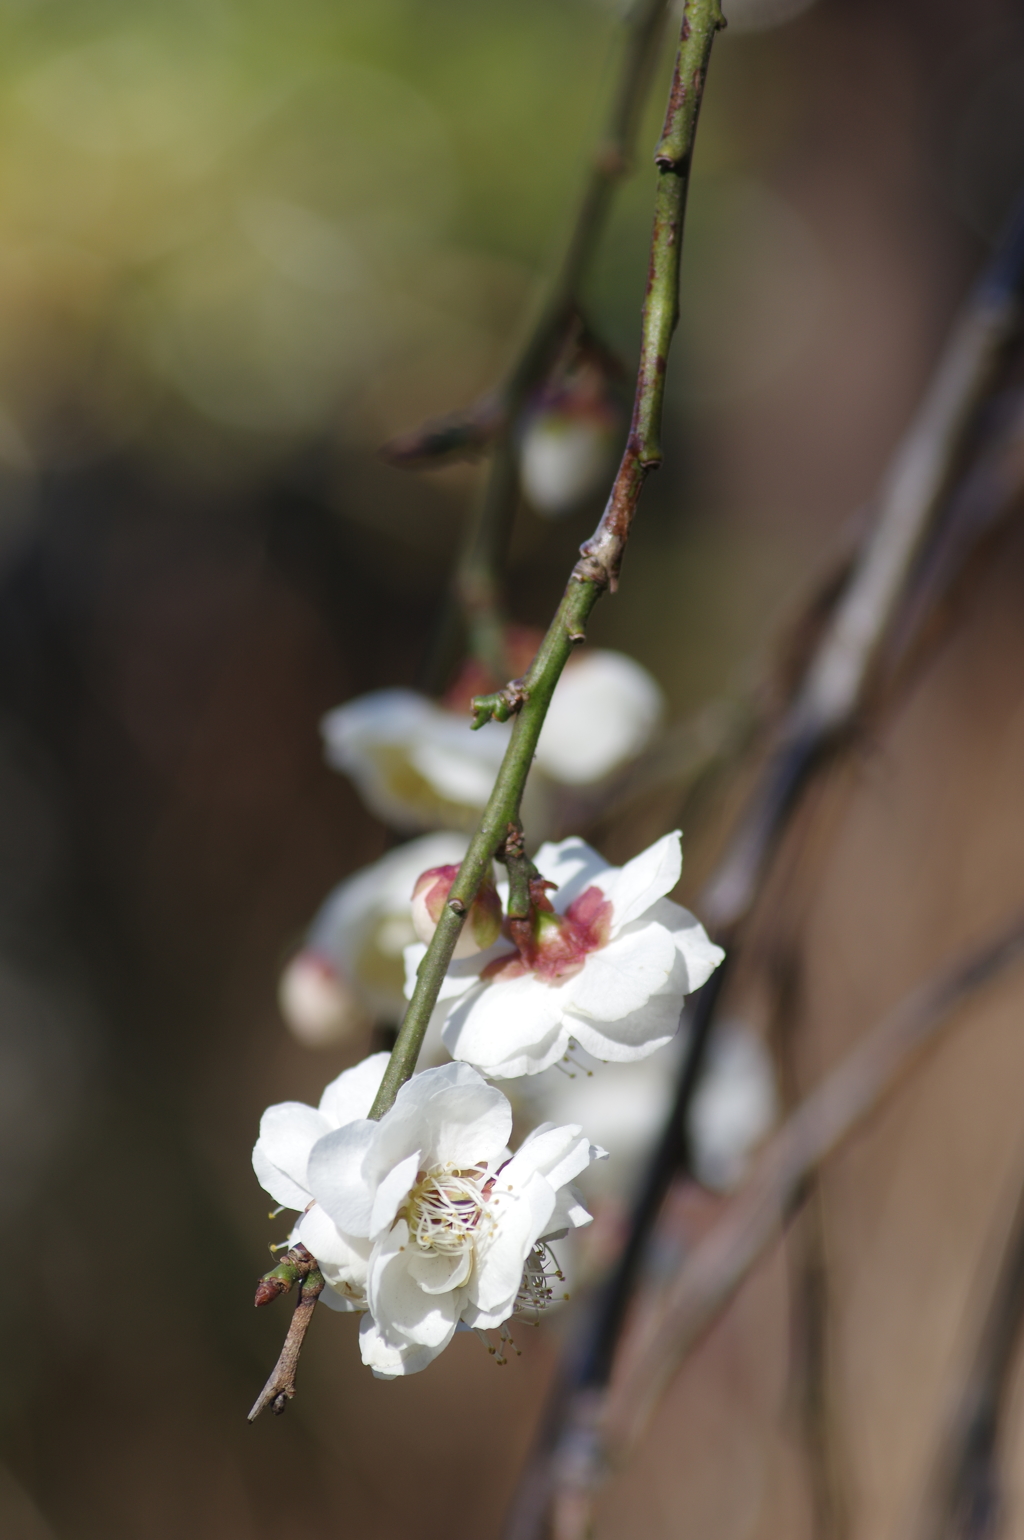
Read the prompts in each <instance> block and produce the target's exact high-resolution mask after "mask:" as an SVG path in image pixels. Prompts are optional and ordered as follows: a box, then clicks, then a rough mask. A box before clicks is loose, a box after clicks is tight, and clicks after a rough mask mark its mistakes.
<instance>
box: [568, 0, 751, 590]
mask: <svg viewBox="0 0 1024 1540" xmlns="http://www.w3.org/2000/svg"><path fill="white" fill-rule="evenodd" d="M723 25H724V22H723V19H722V14H721V12H720V10H719V9H718V6H717V5H713V6H699V5H696V4H688V5H686V6H684V8H683V30H682V42H681V44H680V48H679V52H678V54H677V56H676V63H675V70H674V72H673V75H672V87H671V90H670V92H669V100H668V109H667V111H666V114H665V126H664V128H663V129H662V134H661V139H660V140H659V142H658V148H657V149H656V150H655V152H654V162H655V165H656V166H657V167H658V169H659V171H660V173H661V174H660V176H659V179H658V192H657V196H656V198H655V203H654V233H653V235H652V237H651V255H650V265H649V267H648V272H647V296H646V300H645V306H644V322H645V324H644V330H643V338H642V341H641V346H640V370H639V380H638V388H637V393H636V400H635V403H634V407H633V420H632V422H631V424H630V429H629V438H628V440H627V442H626V449H625V453H624V454H623V456H622V463H621V464H620V466H619V472H618V475H617V476H616V478H615V485H614V486H613V487H612V494H611V497H610V498H609V499H608V504H607V507H606V508H605V511H604V514H603V516H602V518H601V522H600V524H599V525H598V526H597V529H596V530H595V531H594V534H593V535H592V536H591V538H590V539H589V540H588V541H587V543H586V545H585V546H584V547H583V552H582V555H583V560H582V562H581V563H580V566H579V568H578V569H577V570H578V572H579V575H580V576H581V577H582V576H587V577H591V578H593V579H595V580H596V581H597V582H599V583H603V584H606V585H607V586H608V587H609V588H610V589H612V591H613V592H614V590H615V587H616V584H617V583H618V577H619V567H620V565H621V562H622V553H623V550H624V549H625V545H626V541H627V539H628V538H629V531H630V528H631V526H632V523H633V519H634V516H635V514H636V508H637V503H638V502H639V500H640V493H641V491H642V489H643V484H644V481H645V479H646V477H647V475H648V473H649V472H650V471H652V470H655V469H656V468H657V466H659V465H660V464H661V415H662V407H663V405H664V398H665V359H666V357H667V356H668V349H669V343H670V342H671V339H672V333H673V331H674V330H675V327H676V322H677V321H678V319H679V263H680V259H681V257H682V246H683V241H682V235H683V215H684V213H685V211H686V193H687V188H688V185H689V180H690V157H691V155H692V153H693V143H694V138H695V135H696V132H697V116H698V114H699V112H700V104H701V98H702V96H703V92H704V77H705V75H706V73H707V67H708V60H709V59H710V56H711V44H712V42H713V41H714V37H715V33H716V32H717V31H718V29H719V27H721V26H723Z"/></svg>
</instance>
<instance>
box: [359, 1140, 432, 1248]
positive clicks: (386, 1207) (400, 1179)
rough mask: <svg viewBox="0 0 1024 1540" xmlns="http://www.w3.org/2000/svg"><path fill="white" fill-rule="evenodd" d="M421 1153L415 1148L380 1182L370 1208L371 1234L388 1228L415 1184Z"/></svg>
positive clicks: (374, 1234) (376, 1233)
mask: <svg viewBox="0 0 1024 1540" xmlns="http://www.w3.org/2000/svg"><path fill="white" fill-rule="evenodd" d="M420 1154H421V1152H420V1151H419V1150H413V1152H412V1154H411V1155H407V1156H406V1157H405V1159H404V1160H400V1161H399V1162H398V1165H397V1166H392V1168H391V1170H390V1171H389V1172H388V1173H387V1175H386V1176H385V1177H384V1178H383V1180H382V1181H381V1182H380V1183H379V1185H378V1187H377V1190H376V1192H375V1193H374V1195H373V1207H372V1209H371V1210H370V1234H371V1235H373V1236H376V1235H379V1234H380V1233H381V1231H382V1230H386V1229H387V1227H388V1226H389V1225H390V1223H391V1221H392V1220H393V1219H394V1217H395V1215H396V1214H397V1213H398V1210H399V1207H400V1206H401V1204H402V1203H403V1201H404V1200H405V1198H406V1197H407V1196H408V1194H409V1191H410V1189H411V1188H412V1187H414V1186H415V1184H416V1174H417V1172H418V1171H419V1169H420Z"/></svg>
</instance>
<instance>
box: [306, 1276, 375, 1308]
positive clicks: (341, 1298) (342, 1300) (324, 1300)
mask: <svg viewBox="0 0 1024 1540" xmlns="http://www.w3.org/2000/svg"><path fill="white" fill-rule="evenodd" d="M324 1282H325V1283H326V1284H327V1287H326V1289H324V1291H323V1293H322V1294H321V1295H320V1298H319V1299H318V1300H317V1304H319V1305H326V1306H327V1308H328V1310H342V1311H349V1312H353V1311H361V1310H365V1309H366V1305H365V1303H363V1302H361V1301H359V1300H355V1299H353V1298H352V1297H351V1295H348V1294H343V1293H342V1292H341V1290H340V1289H336V1288H335V1287H334V1285H333V1284H332V1283H331V1280H330V1279H329V1278H328V1277H327V1276H326V1274H325V1275H324Z"/></svg>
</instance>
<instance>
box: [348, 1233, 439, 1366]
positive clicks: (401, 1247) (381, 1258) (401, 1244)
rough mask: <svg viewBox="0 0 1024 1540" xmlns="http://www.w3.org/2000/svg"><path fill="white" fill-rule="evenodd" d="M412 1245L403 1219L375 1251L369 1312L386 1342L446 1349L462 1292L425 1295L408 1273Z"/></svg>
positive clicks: (368, 1285) (369, 1291)
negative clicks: (408, 1343)
mask: <svg viewBox="0 0 1024 1540" xmlns="http://www.w3.org/2000/svg"><path fill="white" fill-rule="evenodd" d="M411 1246H412V1241H411V1239H410V1236H409V1226H408V1225H407V1224H406V1222H405V1220H404V1219H400V1220H399V1221H398V1223H397V1224H396V1225H395V1227H394V1229H393V1230H390V1231H389V1232H388V1234H387V1235H385V1236H382V1237H381V1239H380V1240H379V1241H378V1242H377V1244H376V1246H375V1247H374V1248H373V1253H372V1255H371V1257H370V1267H369V1276H368V1281H367V1290H366V1293H367V1298H368V1299H369V1302H370V1313H371V1314H372V1316H373V1318H374V1320H375V1321H376V1322H377V1325H378V1327H379V1328H380V1331H381V1333H382V1335H383V1336H384V1338H385V1340H386V1341H387V1342H392V1343H394V1342H398V1343H401V1342H415V1343H419V1344H420V1345H421V1346H422V1347H434V1348H436V1347H439V1346H444V1345H445V1344H446V1343H447V1342H449V1341H450V1340H451V1337H452V1334H453V1333H454V1331H455V1323H456V1321H457V1320H458V1318H459V1305H460V1303H461V1301H460V1297H459V1293H458V1291H449V1292H448V1293H445V1294H427V1293H425V1292H424V1290H423V1289H421V1288H420V1286H419V1284H418V1283H417V1282H416V1279H415V1278H414V1277H413V1275H412V1274H411V1273H410V1271H409V1251H410V1248H411Z"/></svg>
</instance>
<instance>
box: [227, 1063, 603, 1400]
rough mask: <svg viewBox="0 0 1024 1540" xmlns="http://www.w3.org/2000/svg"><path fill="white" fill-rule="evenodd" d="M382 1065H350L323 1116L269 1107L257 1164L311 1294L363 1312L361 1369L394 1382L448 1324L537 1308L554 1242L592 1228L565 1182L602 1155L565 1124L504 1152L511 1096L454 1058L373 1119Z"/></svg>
mask: <svg viewBox="0 0 1024 1540" xmlns="http://www.w3.org/2000/svg"><path fill="white" fill-rule="evenodd" d="M386 1063H387V1055H386V1054H375V1055H373V1056H372V1057H371V1058H369V1059H366V1060H364V1061H363V1063H361V1064H358V1065H357V1066H356V1067H355V1068H354V1069H350V1070H346V1071H345V1072H344V1074H342V1075H339V1076H338V1078H337V1079H336V1080H334V1081H332V1082H331V1084H330V1085H329V1086H328V1087H327V1089H326V1090H325V1092H324V1094H323V1097H322V1098H321V1101H320V1106H319V1108H313V1107H307V1106H305V1105H303V1104H302V1103H299V1102H285V1103H283V1104H282V1105H280V1106H276V1107H270V1108H269V1109H268V1110H267V1111H266V1112H265V1113H264V1115H263V1119H262V1121H261V1124H260V1137H259V1140H258V1141H257V1144H256V1147H255V1149H254V1151H253V1167H254V1169H255V1171H256V1175H257V1177H258V1178H259V1181H260V1183H261V1185H262V1186H263V1187H264V1188H265V1190H266V1191H267V1192H268V1193H269V1194H270V1195H271V1197H272V1198H274V1199H275V1200H276V1201H277V1202H278V1203H280V1204H282V1205H283V1206H285V1207H288V1208H293V1209H299V1210H301V1217H300V1218H299V1220H298V1223H297V1224H296V1226H295V1229H294V1231H293V1233H292V1237H291V1238H292V1242H293V1244H294V1243H296V1242H301V1244H302V1245H304V1246H305V1247H306V1248H307V1249H308V1250H309V1251H310V1252H312V1253H313V1254H314V1255H315V1256H316V1258H317V1260H318V1262H319V1265H320V1269H321V1271H322V1272H323V1274H324V1278H325V1280H326V1283H327V1285H328V1287H327V1289H325V1291H324V1294H323V1295H322V1296H321V1297H322V1298H323V1299H324V1300H325V1302H326V1303H328V1304H330V1305H332V1306H333V1307H334V1308H335V1309H340V1310H357V1311H361V1312H362V1316H363V1318H362V1321H361V1324H360V1333H359V1343H360V1350H361V1352H362V1357H363V1361H364V1363H366V1364H368V1365H369V1366H370V1368H371V1369H372V1370H373V1372H374V1373H375V1374H376V1375H377V1376H379V1377H380V1378H383V1379H393V1378H395V1377H396V1376H399V1375H406V1374H414V1373H416V1372H417V1371H418V1370H420V1369H423V1368H425V1367H426V1365H427V1364H428V1363H430V1362H431V1360H432V1359H434V1358H436V1357H437V1355H438V1353H440V1352H441V1351H442V1350H443V1349H444V1348H445V1347H447V1345H448V1343H449V1342H450V1341H451V1339H452V1336H453V1335H454V1333H455V1331H456V1329H457V1328H458V1327H459V1326H460V1325H461V1326H465V1327H470V1328H475V1329H477V1330H483V1331H486V1330H488V1329H491V1328H495V1327H497V1328H505V1323H506V1322H507V1321H508V1320H509V1318H510V1317H511V1316H512V1315H513V1314H514V1313H516V1312H517V1311H524V1310H526V1311H537V1310H541V1309H543V1308H544V1306H545V1305H546V1304H547V1302H548V1300H549V1299H550V1295H551V1283H550V1281H549V1280H550V1277H551V1268H550V1267H549V1257H550V1250H549V1248H550V1242H551V1241H552V1240H554V1239H556V1238H557V1237H559V1236H560V1235H564V1234H565V1233H566V1231H567V1230H569V1229H570V1228H574V1227H577V1226H579V1225H584V1224H587V1223H588V1222H589V1220H590V1215H589V1214H588V1213H587V1211H586V1209H585V1208H584V1207H583V1205H582V1202H581V1200H580V1198H579V1196H578V1195H577V1194H576V1192H575V1191H574V1189H573V1188H572V1187H571V1185H570V1184H571V1182H572V1180H573V1178H574V1177H576V1176H578V1175H579V1173H580V1172H581V1171H583V1170H584V1169H585V1167H586V1166H587V1165H588V1164H589V1163H590V1161H591V1160H593V1159H596V1158H599V1157H600V1156H602V1155H603V1154H604V1152H603V1151H601V1150H597V1149H595V1148H594V1147H593V1146H592V1145H590V1144H589V1143H588V1141H587V1140H586V1139H585V1138H584V1137H583V1135H582V1132H581V1129H580V1128H579V1126H578V1125H576V1124H570V1125H568V1126H565V1127H561V1128H556V1127H554V1126H553V1125H551V1124H547V1125H544V1126H542V1127H540V1128H538V1129H535V1130H534V1132H533V1133H532V1134H530V1135H529V1136H528V1137H527V1138H526V1139H524V1140H523V1142H522V1144H521V1145H520V1147H519V1149H518V1151H517V1152H516V1153H515V1154H514V1155H513V1154H512V1152H511V1151H510V1149H509V1148H508V1140H509V1136H510V1134H511V1131H512V1109H511V1107H510V1105H509V1102H508V1099H507V1098H506V1097H505V1096H504V1095H503V1094H502V1093H501V1091H499V1090H498V1089H497V1088H496V1087H494V1086H489V1085H488V1084H487V1082H486V1081H485V1080H484V1079H483V1077H482V1076H481V1075H479V1074H477V1072H476V1071H475V1070H474V1069H472V1068H470V1067H469V1066H468V1065H466V1064H448V1065H444V1066H441V1067H439V1068H437V1069H429V1070H424V1071H423V1072H422V1073H421V1074H419V1075H416V1076H414V1077H413V1079H412V1080H410V1081H408V1082H407V1083H406V1084H405V1085H404V1086H403V1087H402V1088H401V1090H400V1091H399V1092H398V1096H397V1098H396V1100H395V1103H394V1106H393V1107H392V1108H391V1110H390V1111H389V1112H387V1113H385V1114H384V1116H383V1117H382V1118H381V1119H380V1120H379V1121H376V1122H374V1121H371V1120H370V1119H369V1118H368V1117H367V1114H368V1112H369V1110H370V1107H371V1105H372V1101H373V1097H374V1095H375V1093H376V1091H377V1088H378V1086H379V1084H380V1080H381V1077H382V1075H383V1072H384V1068H385V1066H386ZM506 1335H507V1333H506Z"/></svg>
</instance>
